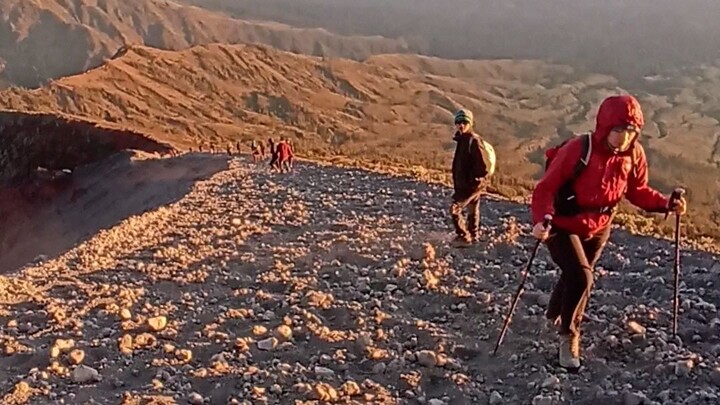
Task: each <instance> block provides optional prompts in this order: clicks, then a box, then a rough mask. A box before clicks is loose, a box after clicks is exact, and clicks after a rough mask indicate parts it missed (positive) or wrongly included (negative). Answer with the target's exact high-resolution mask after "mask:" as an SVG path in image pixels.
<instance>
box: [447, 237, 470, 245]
mask: <svg viewBox="0 0 720 405" xmlns="http://www.w3.org/2000/svg"><path fill="white" fill-rule="evenodd" d="M452 244H453V246H455V247H457V248H466V247H470V245H472V239H471V238H470V237H467V236H458V237H456V238H455V239H454V240H453V241H452Z"/></svg>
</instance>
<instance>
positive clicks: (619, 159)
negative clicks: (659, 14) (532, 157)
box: [531, 95, 686, 368]
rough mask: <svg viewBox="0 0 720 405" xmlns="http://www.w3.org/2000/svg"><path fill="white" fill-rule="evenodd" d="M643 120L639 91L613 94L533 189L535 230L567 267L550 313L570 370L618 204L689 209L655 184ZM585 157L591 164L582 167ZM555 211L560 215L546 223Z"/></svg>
mask: <svg viewBox="0 0 720 405" xmlns="http://www.w3.org/2000/svg"><path fill="white" fill-rule="evenodd" d="M643 124H644V121H643V114H642V111H641V109H640V104H639V103H638V101H637V100H636V99H635V98H634V97H632V96H629V95H622V96H611V97H608V98H607V99H605V100H604V101H603V102H602V104H601V105H600V109H599V111H598V114H597V120H596V125H595V130H594V131H593V132H592V133H591V134H589V135H587V136H578V137H575V138H574V139H571V140H570V141H569V142H567V143H565V144H564V145H562V146H561V147H559V148H557V149H555V150H553V149H551V150H549V151H548V153H547V154H546V155H547V157H548V159H549V160H548V167H547V171H546V172H545V175H544V176H543V178H542V179H541V180H540V181H539V182H538V184H537V186H536V187H535V191H534V192H533V196H532V204H531V212H532V221H533V224H535V226H534V228H533V235H534V236H535V237H536V238H537V239H540V240H543V241H545V243H546V244H547V247H548V250H549V252H550V256H551V257H552V260H553V261H554V262H555V264H557V266H558V267H560V270H561V275H560V279H559V281H558V282H557V284H556V285H555V288H554V290H553V292H552V294H551V296H550V303H549V305H548V308H547V312H546V314H545V316H546V318H547V319H548V322H549V323H551V324H553V325H559V335H560V347H559V360H560V365H561V366H562V367H565V368H578V367H580V323H581V321H582V318H583V314H584V312H585V307H586V305H587V302H588V298H589V295H590V290H591V288H592V284H593V267H594V265H595V263H596V262H597V261H598V259H599V257H600V253H601V252H602V249H603V247H604V246H605V243H606V242H607V240H608V238H609V236H610V226H611V223H612V219H613V216H614V212H615V207H616V205H617V204H618V203H619V202H620V200H621V199H622V198H623V197H626V198H627V199H628V200H629V201H630V203H632V204H633V205H635V206H637V207H639V208H641V209H643V210H645V211H646V212H658V213H662V212H669V211H674V212H676V213H677V214H678V215H682V214H683V213H685V209H686V202H685V200H684V199H683V198H680V199H678V200H674V201H670V199H669V197H665V196H664V195H662V194H661V193H660V192H659V191H656V190H654V189H653V188H651V187H650V186H649V185H648V166H647V160H646V157H645V151H644V150H643V147H642V145H641V144H640V142H638V138H639V136H640V131H641V130H642V127H643ZM583 138H584V139H583ZM586 141H589V142H587V143H585V142H586ZM553 153H554V155H553ZM588 157H589V158H588ZM581 159H582V160H581ZM579 162H586V165H585V166H583V167H581V169H578V167H579ZM579 170H582V171H579ZM572 177H574V180H573V179H572ZM547 214H550V215H552V217H553V218H552V222H551V225H550V226H549V227H548V228H545V227H544V226H543V218H544V217H545V215H547Z"/></svg>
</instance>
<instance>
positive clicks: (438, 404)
mask: <svg viewBox="0 0 720 405" xmlns="http://www.w3.org/2000/svg"><path fill="white" fill-rule="evenodd" d="M427 403H428V405H445V401H443V400H442V399H437V398H432V399H431V400H429V401H428V402H427Z"/></svg>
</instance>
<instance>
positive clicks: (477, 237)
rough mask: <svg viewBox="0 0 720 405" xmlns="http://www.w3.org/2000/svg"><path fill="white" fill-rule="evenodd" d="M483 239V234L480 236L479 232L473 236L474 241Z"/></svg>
mask: <svg viewBox="0 0 720 405" xmlns="http://www.w3.org/2000/svg"><path fill="white" fill-rule="evenodd" d="M481 240H482V236H480V234H479V233H476V234H474V235H473V237H472V243H478V242H480V241H481Z"/></svg>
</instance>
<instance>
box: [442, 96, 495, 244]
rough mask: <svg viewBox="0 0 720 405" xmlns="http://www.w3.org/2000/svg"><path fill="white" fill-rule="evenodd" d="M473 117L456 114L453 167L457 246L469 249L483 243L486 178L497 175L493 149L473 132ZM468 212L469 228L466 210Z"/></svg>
mask: <svg viewBox="0 0 720 405" xmlns="http://www.w3.org/2000/svg"><path fill="white" fill-rule="evenodd" d="M472 127H473V114H472V112H471V111H468V110H460V111H458V112H457V113H456V114H455V128H456V129H457V131H456V132H455V136H454V137H453V139H454V140H455V142H457V145H456V147H455V156H454V157H453V163H452V176H453V186H454V189H455V192H454V193H453V195H452V205H451V206H450V216H451V218H452V221H453V224H454V226H455V233H456V234H457V237H456V239H455V241H454V243H455V245H456V246H459V247H466V246H469V245H470V244H471V243H472V242H477V241H478V240H479V239H480V196H481V194H482V193H483V191H484V190H485V188H486V186H487V182H486V178H487V176H489V175H491V174H492V172H493V171H494V164H495V155H494V150H493V149H492V147H491V146H490V145H489V144H488V143H487V142H485V141H484V140H483V139H482V138H481V137H480V136H479V135H477V134H476V133H474V132H473V130H472ZM464 208H467V209H468V215H467V222H468V224H467V226H466V223H465V218H464V217H463V209H464Z"/></svg>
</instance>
